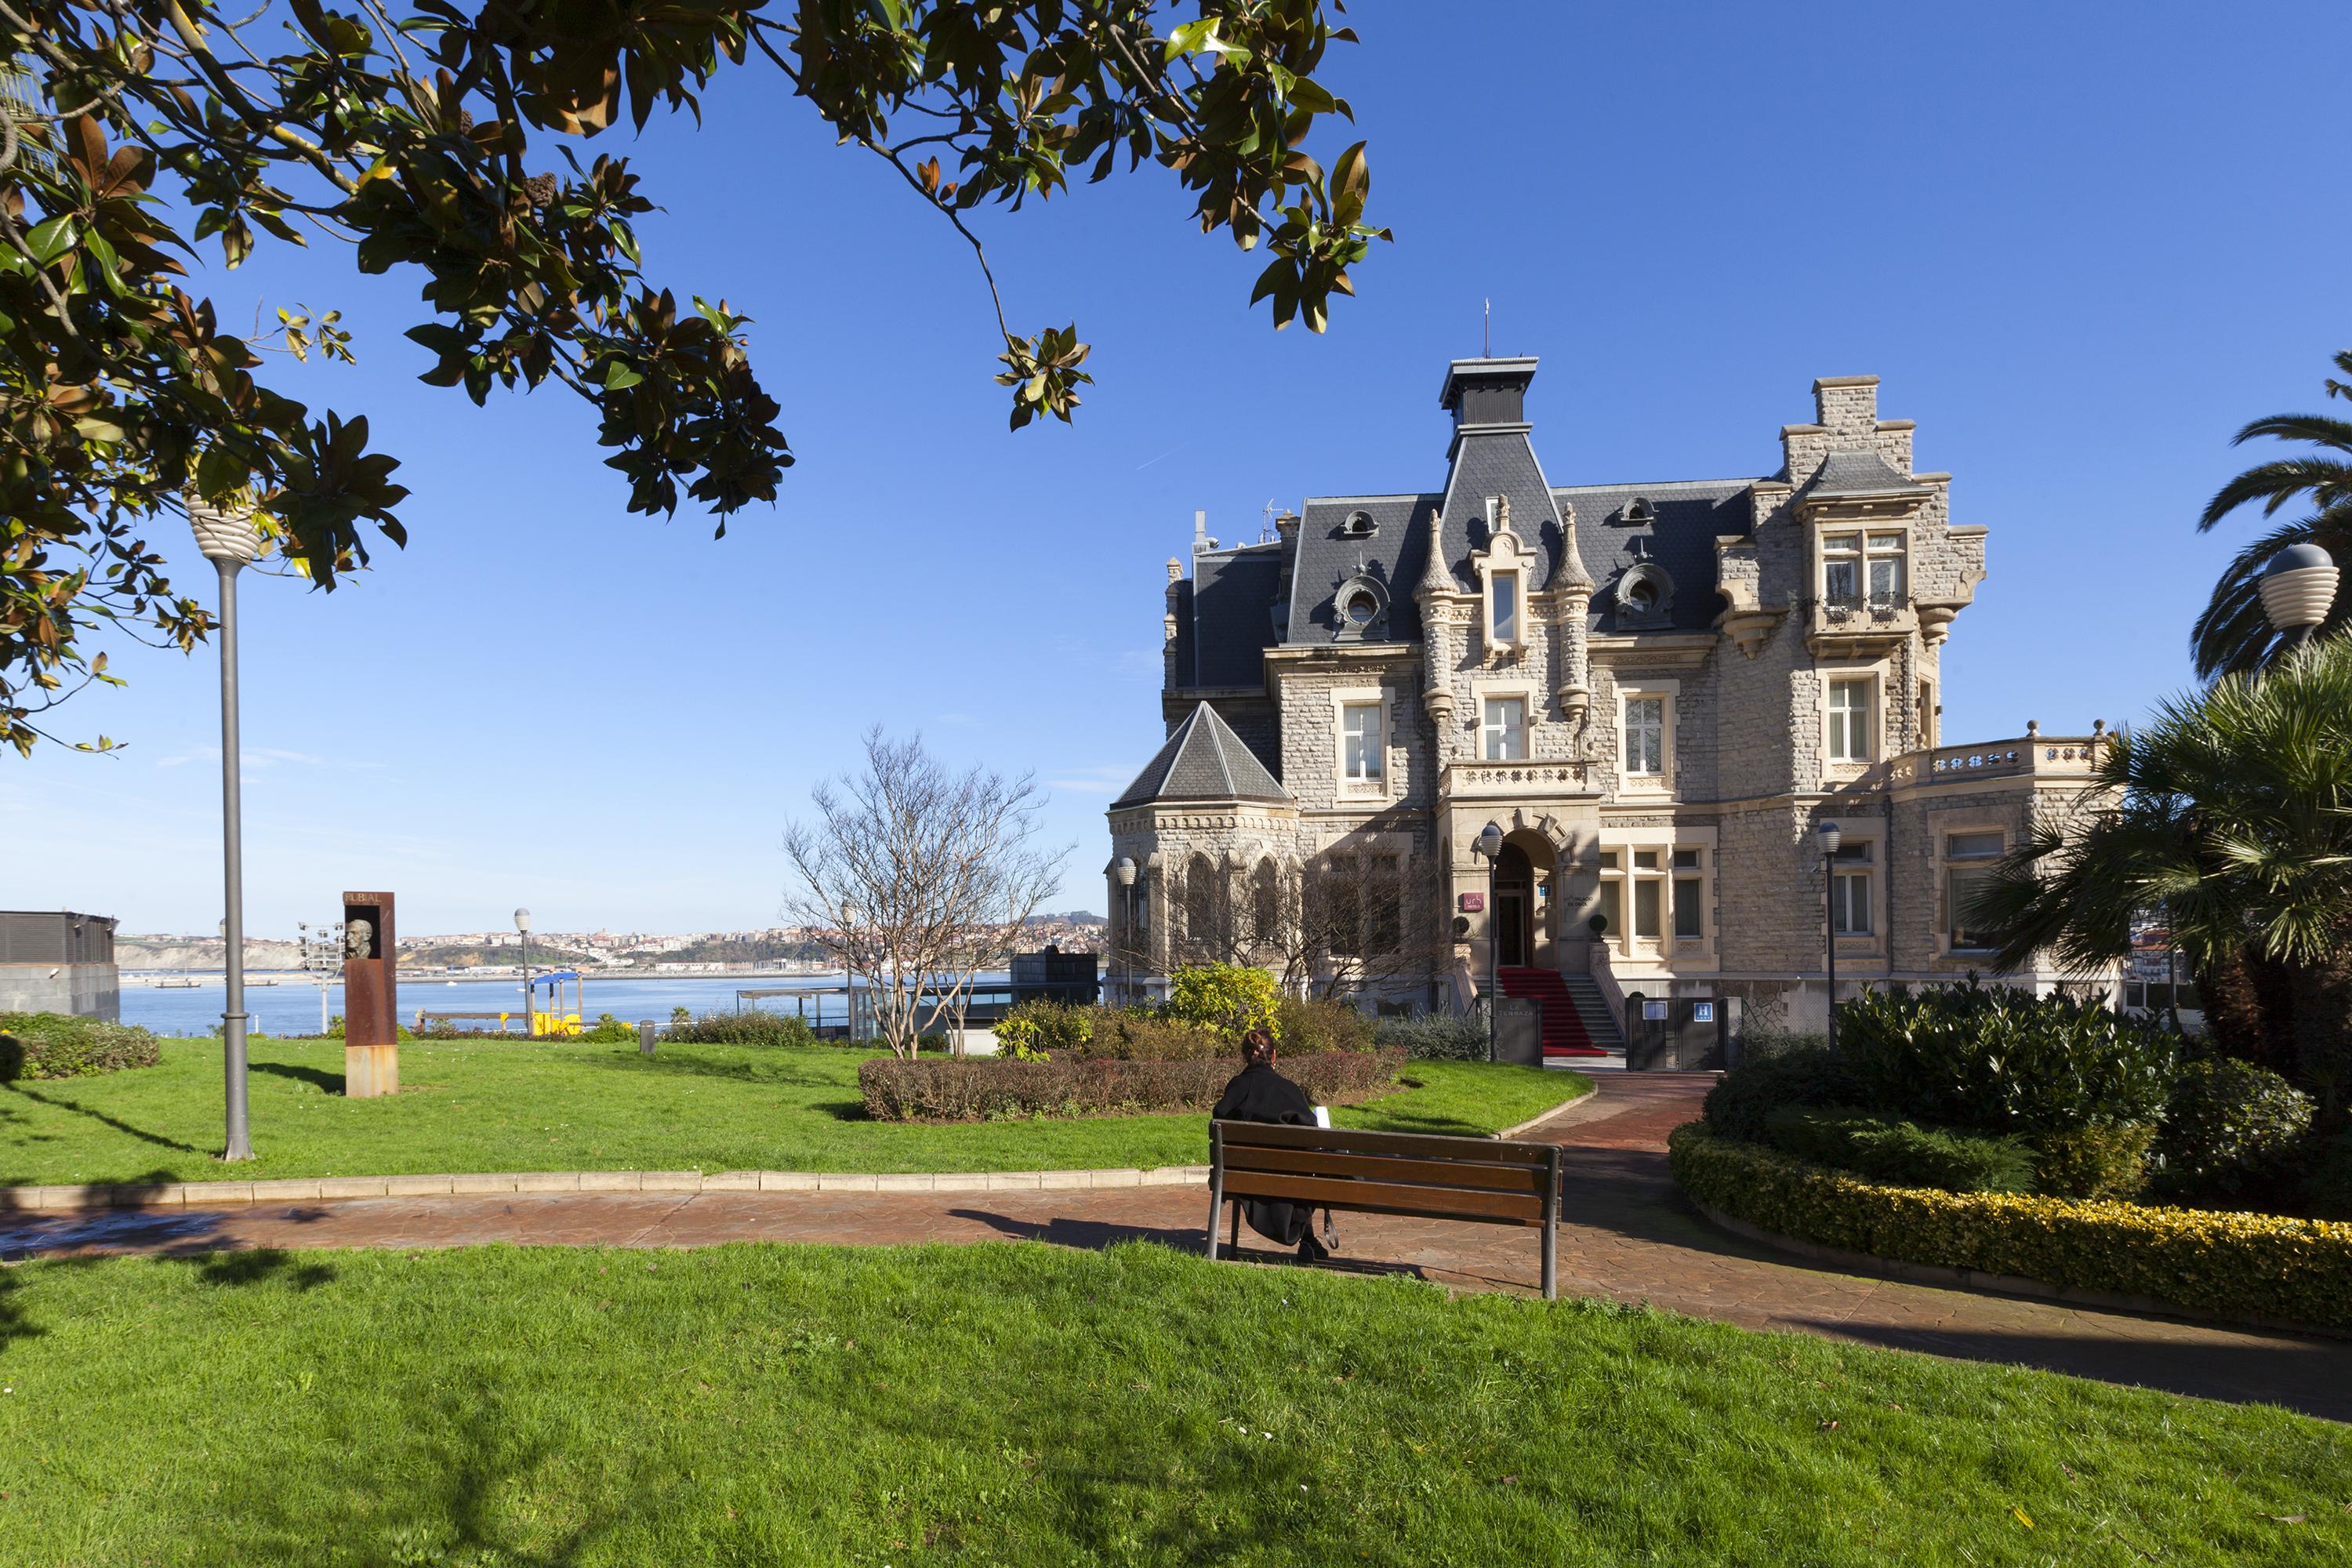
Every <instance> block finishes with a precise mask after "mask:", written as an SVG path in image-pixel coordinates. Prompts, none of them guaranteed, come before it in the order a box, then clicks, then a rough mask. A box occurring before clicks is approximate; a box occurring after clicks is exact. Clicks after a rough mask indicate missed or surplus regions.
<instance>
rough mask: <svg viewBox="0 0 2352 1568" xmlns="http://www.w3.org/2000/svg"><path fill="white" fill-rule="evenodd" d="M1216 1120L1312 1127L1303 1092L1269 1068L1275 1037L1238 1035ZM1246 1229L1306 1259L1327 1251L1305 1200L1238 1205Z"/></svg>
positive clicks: (1313, 1120) (1311, 1107)
mask: <svg viewBox="0 0 2352 1568" xmlns="http://www.w3.org/2000/svg"><path fill="white" fill-rule="evenodd" d="M1209 1114H1210V1115H1211V1116H1213V1117H1214V1118H1215V1119H1216V1120H1218V1121H1272V1122H1277V1123H1280V1124H1282V1125H1284V1126H1288V1127H1313V1126H1315V1125H1317V1122H1316V1117H1315V1107H1314V1105H1313V1104H1312V1103H1311V1102H1310V1101H1309V1100H1307V1091H1306V1090H1305V1089H1300V1088H1299V1087H1298V1086H1297V1084H1295V1083H1293V1082H1291V1081H1290V1080H1289V1079H1286V1078H1285V1077H1283V1076H1282V1075H1281V1074H1280V1073H1278V1072H1276V1071H1275V1070H1274V1037H1273V1036H1272V1035H1270V1034H1268V1033H1266V1031H1265V1030H1264V1029H1262V1028H1259V1029H1252V1030H1251V1031H1250V1032H1249V1033H1248V1034H1246V1035H1244V1036H1243V1037H1242V1070H1241V1071H1240V1072H1238V1073H1235V1074H1234V1078H1233V1081H1232V1082H1230V1083H1228V1084H1226V1085H1225V1092H1224V1093H1223V1095H1221V1096H1220V1097H1218V1100H1217V1108H1216V1109H1215V1110H1213V1111H1211V1112H1210V1113H1209ZM1241 1210H1242V1217H1243V1218H1244V1219H1246V1220H1248V1221H1249V1227H1250V1228H1251V1229H1252V1230H1254V1231H1255V1232H1257V1233H1258V1234H1259V1235H1260V1236H1262V1237H1265V1238H1266V1239H1267V1240H1268V1241H1274V1242H1279V1243H1281V1244H1282V1245H1283V1246H1285V1247H1297V1248H1298V1256H1299V1257H1300V1258H1304V1259H1306V1260H1307V1262H1310V1263H1312V1262H1315V1261H1317V1260H1318V1259H1321V1258H1328V1257H1330V1256H1331V1254H1330V1252H1329V1251H1328V1249H1327V1248H1326V1247H1324V1246H1323V1244H1322V1243H1321V1242H1319V1241H1317V1240H1316V1239H1315V1234H1314V1233H1315V1216H1314V1215H1313V1213H1312V1211H1311V1210H1310V1209H1309V1208H1308V1207H1307V1205H1305V1204H1294V1203H1285V1202H1282V1201H1280V1200H1277V1199H1271V1198H1258V1199H1252V1200H1249V1201H1247V1202H1245V1203H1244V1204H1242V1205H1241Z"/></svg>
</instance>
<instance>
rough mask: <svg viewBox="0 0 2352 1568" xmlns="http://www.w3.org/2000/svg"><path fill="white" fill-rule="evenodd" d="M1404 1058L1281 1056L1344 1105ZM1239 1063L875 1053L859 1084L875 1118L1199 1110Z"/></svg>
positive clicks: (1309, 1084)
mask: <svg viewBox="0 0 2352 1568" xmlns="http://www.w3.org/2000/svg"><path fill="white" fill-rule="evenodd" d="M1403 1065H1404V1058H1403V1057H1402V1054H1400V1053H1398V1052H1396V1051H1386V1050H1383V1051H1327V1052H1323V1053H1320V1054H1318V1055H1315V1056H1304V1057H1299V1058H1296V1059H1294V1060H1287V1061H1285V1062H1284V1063H1283V1072H1284V1073H1285V1075H1286V1076H1287V1077H1288V1078H1289V1079H1291V1080H1292V1081H1293V1082H1295V1083H1297V1085H1298V1087H1299V1088H1300V1089H1304V1090H1306V1091H1307V1099H1309V1100H1313V1101H1314V1102H1315V1103H1316V1104H1318V1105H1352V1104H1355V1103H1356V1102H1358V1101H1360V1100H1370V1099H1372V1098H1373V1097H1374V1096H1376V1095H1379V1094H1381V1093H1384V1092H1386V1090H1387V1089H1388V1085H1389V1080H1390V1079H1391V1078H1393V1077H1394V1076H1395V1075H1396V1072H1397V1069H1398V1068H1401V1067H1402V1066H1403ZM1241 1066H1242V1064H1241V1061H1240V1059H1239V1058H1234V1057H1218V1058H1192V1059H1189V1060H1173V1061H1171V1060H1167V1059H1156V1060H1149V1059H1122V1058H1108V1057H1096V1058H1060V1059H1055V1060H1051V1061H1042V1062H1023V1061H1007V1060H1005V1059H1004V1058H1001V1057H1000V1058H986V1057H979V1058H969V1059H966V1060H962V1061H956V1060H946V1061H911V1062H909V1061H900V1060H898V1059H897V1058H890V1057H877V1058H873V1059H871V1060H868V1061H866V1062H862V1063H860V1064H859V1065H858V1068H857V1088H858V1093H859V1095H860V1096H861V1097H862V1098H863V1099H864V1100H865V1102H866V1115H868V1116H870V1117H872V1118H874V1119H875V1120H876V1121H995V1120H1001V1119H1003V1118H1008V1117H1025V1116H1101V1115H1107V1114H1112V1113H1116V1112H1119V1111H1143V1110H1208V1109H1209V1108H1210V1107H1211V1106H1213V1105H1214V1104H1215V1103H1216V1102H1217V1098H1218V1096H1220V1095H1222V1094H1223V1093H1224V1090H1225V1085H1226V1084H1227V1083H1228V1082H1230V1081H1231V1080H1232V1079H1233V1077H1234V1074H1235V1073H1237V1072H1239V1071H1240V1070H1241Z"/></svg>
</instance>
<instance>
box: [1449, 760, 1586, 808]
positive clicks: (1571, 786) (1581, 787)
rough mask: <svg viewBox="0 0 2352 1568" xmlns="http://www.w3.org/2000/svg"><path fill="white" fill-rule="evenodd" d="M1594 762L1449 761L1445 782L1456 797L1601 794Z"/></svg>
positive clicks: (1470, 798) (1496, 797)
mask: <svg viewBox="0 0 2352 1568" xmlns="http://www.w3.org/2000/svg"><path fill="white" fill-rule="evenodd" d="M1593 766H1594V764H1593V763H1577V762H1562V761H1558V760H1552V759H1545V758H1540V757H1531V758H1527V759H1523V760H1520V761H1516V762H1486V761H1475V762H1458V763H1447V764H1446V768H1445V778H1444V784H1443V786H1442V787H1443V789H1444V794H1445V795H1447V796H1448V797H1449V798H1451V799H1454V800H1514V799H1522V798H1525V797H1527V796H1529V795H1598V794H1600V793H1601V791H1600V787H1599V786H1598V785H1597V784H1592V783H1591V782H1590V778H1591V773H1592V769H1593Z"/></svg>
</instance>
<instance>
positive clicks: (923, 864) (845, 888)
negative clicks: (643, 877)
mask: <svg viewBox="0 0 2352 1568" xmlns="http://www.w3.org/2000/svg"><path fill="white" fill-rule="evenodd" d="M809 799H810V802H811V803H812V804H813V805H814V806H815V807H816V816H815V818H814V820H813V821H805V822H802V821H795V822H793V823H792V824H790V825H789V826H786V827H785V829H784V855H785V857H786V858H788V859H790V860H791V862H792V865H793V872H794V874H795V875H796V876H797V877H798V878H799V880H800V886H799V887H798V888H797V889H795V890H794V891H793V892H792V893H790V894H788V895H787V896H786V899H785V902H784V913H785V918H786V919H788V920H791V921H797V922H798V923H800V924H802V925H803V926H807V927H809V928H811V929H812V930H813V931H814V932H815V933H816V936H815V940H816V941H817V942H819V943H820V944H821V945H822V946H824V947H825V948H826V949H827V950H829V951H830V952H832V953H833V954H834V956H835V958H836V959H838V960H839V961H840V962H841V963H842V965H843V967H844V968H845V969H846V970H847V971H848V972H849V973H851V974H853V975H855V976H856V977H857V978H858V979H859V980H862V981H863V982H865V985H866V995H867V996H868V997H869V998H870V999H871V1002H872V1005H873V1008H874V1019H875V1024H876V1026H877V1028H878V1029H879V1030H880V1031H881V1035H882V1039H883V1043H884V1044H886V1045H887V1046H888V1047H890V1049H891V1051H892V1052H893V1053H894V1054H896V1055H898V1056H899V1057H901V1058H912V1057H913V1056H914V1054H915V1051H916V1047H917V1046H918V1045H919V1043H920V1041H921V1039H922V1037H924V1036H925V1035H927V1034H929V1033H931V1032H932V1031H933V1030H935V1029H938V1028H939V1027H940V1026H941V1024H942V1023H943V1022H950V1021H957V1020H961V1018H962V1016H963V1011H964V1006H965V1004H966V1002H967V1001H968V1000H969V997H970V994H971V984H972V979H973V977H974V976H975V975H977V974H979V973H981V972H982V970H986V969H992V968H996V967H999V966H1001V965H1002V964H1003V963H1005V961H1006V960H1007V959H1008V958H1009V957H1010V956H1011V953H1012V951H1013V946H1014V944H1015V943H1016V942H1019V941H1020V938H1021V931H1022V928H1023V927H1024V925H1026V924H1027V922H1028V921H1029V917H1030V916H1031V915H1033V914H1034V913H1035V912H1036V910H1037V906H1038V905H1039V904H1040V903H1042V902H1043V901H1044V900H1045V898H1046V897H1047V896H1048V895H1049V894H1051V893H1052V892H1053V891H1054V889H1055V888H1057V887H1059V886H1060V884H1061V877H1062V863H1063V861H1064V860H1066V858H1068V856H1069V853H1070V850H1069V847H1063V848H1060V849H1055V850H1046V849H1044V848H1042V847H1038V846H1037V845H1036V843H1035V839H1036V837H1037V832H1038V827H1039V818H1040V816H1041V814H1042V812H1043V810H1044V807H1045V793H1044V792H1043V791H1042V790H1040V789H1039V788H1038V787H1037V785H1036V783H1035V780H1034V775H1032V774H1028V773H1024V774H1022V775H1021V776H1020V777H1019V778H1015V779H1007V778H1005V777H1004V776H1003V775H1002V774H999V773H990V772H988V771H987V770H985V769H983V768H980V767H973V768H972V769H971V770H970V771H968V772H965V773H950V771H949V770H948V769H947V768H946V767H945V766H944V765H943V764H941V763H940V761H939V760H938V759H937V758H935V757H933V756H932V755H931V754H930V753H929V752H926V751H925V750H924V749H923V741H922V737H921V736H920V735H917V736H915V737H913V738H912V739H910V740H906V741H893V740H891V739H889V738H888V737H887V736H886V735H884V734H883V732H882V729H881V727H880V726H879V725H877V726H876V727H875V728H873V729H872V730H869V731H866V771H865V773H863V774H862V775H860V776H858V777H855V778H849V777H845V778H842V779H839V780H835V781H827V782H825V783H824V784H818V785H817V786H816V787H815V788H814V789H813V790H811V791H810V792H809Z"/></svg>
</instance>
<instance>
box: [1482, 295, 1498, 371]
mask: <svg viewBox="0 0 2352 1568" xmlns="http://www.w3.org/2000/svg"><path fill="white" fill-rule="evenodd" d="M1484 303H1485V305H1486V312H1485V317H1484V320H1483V321H1482V323H1481V325H1480V327H1479V332H1478V337H1479V343H1478V357H1479V358H1480V359H1493V358H1494V357H1495V301H1494V300H1486V301H1484Z"/></svg>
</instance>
